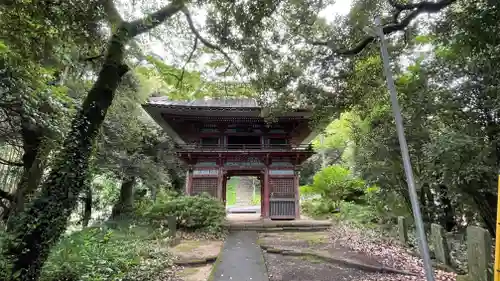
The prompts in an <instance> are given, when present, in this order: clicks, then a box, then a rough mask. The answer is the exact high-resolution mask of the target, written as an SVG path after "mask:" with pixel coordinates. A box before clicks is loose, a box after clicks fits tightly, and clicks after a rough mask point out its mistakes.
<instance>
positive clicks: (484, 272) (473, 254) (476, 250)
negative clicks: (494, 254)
mask: <svg viewBox="0 0 500 281" xmlns="http://www.w3.org/2000/svg"><path fill="white" fill-rule="evenodd" d="M491 247H492V240H491V236H490V233H489V232H488V231H487V230H486V229H483V228H481V227H477V226H469V227H467V260H468V263H469V277H470V279H471V280H475V281H493V276H492V274H491V273H490V272H489V264H490V263H491Z"/></svg>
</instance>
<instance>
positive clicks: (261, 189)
mask: <svg viewBox="0 0 500 281" xmlns="http://www.w3.org/2000/svg"><path fill="white" fill-rule="evenodd" d="M259 180H260V217H261V218H263V217H264V216H265V209H264V173H262V174H261V176H260V178H259Z"/></svg>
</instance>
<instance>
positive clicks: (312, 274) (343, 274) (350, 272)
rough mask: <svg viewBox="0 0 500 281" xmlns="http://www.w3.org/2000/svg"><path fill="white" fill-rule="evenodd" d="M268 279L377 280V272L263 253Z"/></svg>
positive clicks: (277, 280)
mask: <svg viewBox="0 0 500 281" xmlns="http://www.w3.org/2000/svg"><path fill="white" fill-rule="evenodd" d="M264 259H265V260H266V265H267V272H268V275H269V281H313V280H314V281H332V280H335V281H361V280H379V278H378V277H379V276H380V275H379V274H371V273H366V272H364V271H361V270H358V269H353V268H344V267H340V266H337V265H332V264H329V263H325V262H322V261H318V260H314V259H310V258H303V257H291V256H281V255H276V254H267V253H266V254H264Z"/></svg>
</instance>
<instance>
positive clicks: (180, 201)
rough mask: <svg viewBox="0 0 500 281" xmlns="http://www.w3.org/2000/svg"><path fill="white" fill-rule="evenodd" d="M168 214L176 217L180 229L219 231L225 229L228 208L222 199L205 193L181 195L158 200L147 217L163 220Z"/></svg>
mask: <svg viewBox="0 0 500 281" xmlns="http://www.w3.org/2000/svg"><path fill="white" fill-rule="evenodd" d="M168 215H173V216H175V217H176V219H177V227H178V228H179V229H184V230H189V231H194V230H202V231H206V232H210V233H218V232H221V231H222V230H223V222H224V219H225V217H226V208H225V207H224V204H223V203H222V202H221V201H220V200H218V199H216V198H212V197H208V196H205V195H201V196H180V197H177V198H172V199H171V200H169V201H161V202H160V201H159V202H156V203H155V204H154V205H153V207H152V208H151V209H150V211H149V212H148V214H147V217H148V218H149V219H151V220H153V221H157V222H158V221H159V222H162V221H165V218H166V216H168Z"/></svg>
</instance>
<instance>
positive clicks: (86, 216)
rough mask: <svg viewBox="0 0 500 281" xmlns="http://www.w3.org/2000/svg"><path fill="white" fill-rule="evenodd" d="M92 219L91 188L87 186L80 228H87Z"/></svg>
mask: <svg viewBox="0 0 500 281" xmlns="http://www.w3.org/2000/svg"><path fill="white" fill-rule="evenodd" d="M91 218H92V186H91V185H90V184H89V185H87V192H86V194H85V199H84V201H83V217H82V226H83V227H87V226H88V225H89V222H90V219H91Z"/></svg>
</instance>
